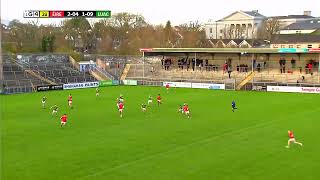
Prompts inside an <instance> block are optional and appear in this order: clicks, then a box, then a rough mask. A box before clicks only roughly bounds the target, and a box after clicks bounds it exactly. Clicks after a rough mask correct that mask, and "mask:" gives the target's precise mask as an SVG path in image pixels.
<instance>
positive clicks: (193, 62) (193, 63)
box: [192, 59, 196, 71]
mask: <svg viewBox="0 0 320 180" xmlns="http://www.w3.org/2000/svg"><path fill="white" fill-rule="evenodd" d="M195 64H196V62H195V60H194V59H192V70H193V71H194V67H195Z"/></svg>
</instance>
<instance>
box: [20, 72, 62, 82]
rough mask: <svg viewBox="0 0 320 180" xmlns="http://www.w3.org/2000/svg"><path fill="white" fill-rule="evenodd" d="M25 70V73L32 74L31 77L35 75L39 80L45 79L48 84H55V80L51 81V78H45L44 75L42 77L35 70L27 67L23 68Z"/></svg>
mask: <svg viewBox="0 0 320 180" xmlns="http://www.w3.org/2000/svg"><path fill="white" fill-rule="evenodd" d="M25 72H26V73H29V74H30V75H32V76H33V77H36V78H38V79H40V80H42V81H45V82H47V83H49V84H52V85H54V84H56V83H55V82H53V81H51V80H49V79H47V78H45V77H43V76H41V75H39V74H37V73H35V72H34V71H32V70H29V69H27V70H25Z"/></svg>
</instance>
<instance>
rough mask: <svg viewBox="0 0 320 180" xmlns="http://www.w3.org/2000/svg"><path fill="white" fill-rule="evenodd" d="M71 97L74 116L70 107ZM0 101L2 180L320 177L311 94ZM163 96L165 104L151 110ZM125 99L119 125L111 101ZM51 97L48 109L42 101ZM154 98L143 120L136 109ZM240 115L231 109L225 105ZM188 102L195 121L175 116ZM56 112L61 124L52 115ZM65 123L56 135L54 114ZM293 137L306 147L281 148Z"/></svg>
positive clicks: (78, 94)
mask: <svg viewBox="0 0 320 180" xmlns="http://www.w3.org/2000/svg"><path fill="white" fill-rule="evenodd" d="M69 93H71V94H72V96H73V104H74V109H72V110H70V109H69V108H68V106H67V97H68V94H69ZM100 93H101V95H100V97H99V98H98V99H97V98H96V97H95V89H94V88H93V89H82V90H70V91H52V92H44V93H31V94H21V95H8V96H1V97H0V98H1V114H2V117H1V178H0V179H3V180H20V179H21V180H29V179H30V180H39V179H41V180H42V179H43V180H51V179H52V180H58V179H61V180H62V179H63V180H87V179H90V180H91V179H104V180H112V179H114V180H121V179H130V180H135V179H136V180H144V179H146V180H147V179H148V180H151V179H152V180H157V179H159V180H169V179H170V180H172V179H183V180H195V179H197V180H200V179H208V180H209V179H210V180H224V179H232V180H238V179H243V180H248V179H253V180H260V179H261V180H270V179H291V180H293V179H299V180H301V179H303V180H309V179H310V180H311V179H315V180H316V179H320V171H319V169H320V155H319V152H320V138H319V133H320V131H319V128H320V116H319V113H320V106H319V102H320V96H319V95H316V94H295V93H267V92H243V91H214V90H205V89H170V92H169V93H168V94H167V93H166V90H165V88H162V87H128V86H118V87H106V88H101V92H100ZM158 93H160V94H161V95H162V98H163V104H162V105H161V106H160V107H158V106H157V105H156V100H155V98H156V96H157V94H158ZM119 94H123V95H124V98H125V109H124V117H123V118H122V119H120V118H119V114H118V111H117V108H116V98H117V97H119ZM43 95H46V96H47V98H48V99H47V109H42V108H41V97H42V96H43ZM149 95H152V96H153V97H154V101H153V103H154V104H153V105H151V107H149V108H148V110H147V112H146V113H145V114H144V113H143V112H142V111H141V109H140V105H141V103H143V102H145V103H146V102H147V99H148V96H149ZM233 99H234V100H235V101H236V102H237V106H238V108H239V109H238V110H237V111H236V112H234V113H233V112H232V111H231V101H232V100H233ZM183 102H187V103H188V104H189V106H190V111H191V113H192V117H191V118H190V119H187V118H186V117H184V116H182V115H181V114H179V113H178V112H177V111H178V106H179V104H182V103H183ZM54 103H56V104H57V105H59V107H60V109H59V116H58V117H52V116H51V111H50V110H49V107H50V106H52V105H53V104H54ZM64 112H65V113H67V114H68V116H69V120H68V124H67V125H66V127H65V128H63V129H61V128H60V126H59V125H60V119H59V117H60V115H61V114H62V113H64ZM289 129H292V130H293V131H294V133H295V136H296V139H297V140H298V141H301V142H302V143H303V144H304V146H303V147H300V146H297V145H293V146H292V147H291V148H290V149H286V148H285V146H286V144H287V140H288V137H287V130H289Z"/></svg>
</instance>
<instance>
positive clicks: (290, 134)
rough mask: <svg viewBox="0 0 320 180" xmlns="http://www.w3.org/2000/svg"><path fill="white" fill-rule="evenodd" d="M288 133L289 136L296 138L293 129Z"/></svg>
mask: <svg viewBox="0 0 320 180" xmlns="http://www.w3.org/2000/svg"><path fill="white" fill-rule="evenodd" d="M288 135H289V138H290V139H291V138H294V135H293V132H292V131H290V132H289V133H288Z"/></svg>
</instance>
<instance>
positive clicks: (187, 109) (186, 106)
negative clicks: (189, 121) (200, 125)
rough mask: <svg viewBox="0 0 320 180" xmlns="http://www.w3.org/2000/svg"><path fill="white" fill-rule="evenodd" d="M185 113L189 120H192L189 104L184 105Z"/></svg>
mask: <svg viewBox="0 0 320 180" xmlns="http://www.w3.org/2000/svg"><path fill="white" fill-rule="evenodd" d="M183 113H184V114H185V115H186V116H187V117H188V118H190V110H189V106H188V104H186V103H185V104H184V106H183Z"/></svg>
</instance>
